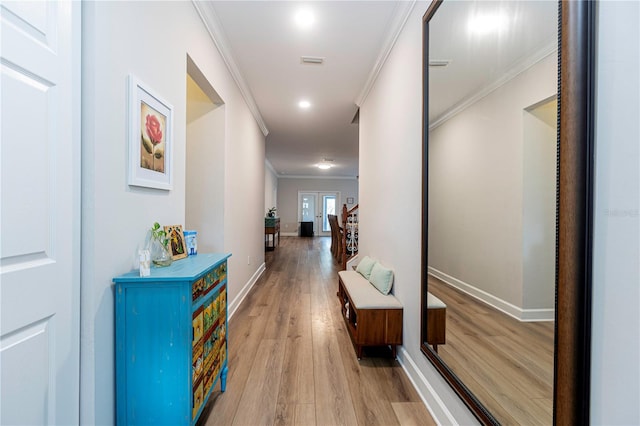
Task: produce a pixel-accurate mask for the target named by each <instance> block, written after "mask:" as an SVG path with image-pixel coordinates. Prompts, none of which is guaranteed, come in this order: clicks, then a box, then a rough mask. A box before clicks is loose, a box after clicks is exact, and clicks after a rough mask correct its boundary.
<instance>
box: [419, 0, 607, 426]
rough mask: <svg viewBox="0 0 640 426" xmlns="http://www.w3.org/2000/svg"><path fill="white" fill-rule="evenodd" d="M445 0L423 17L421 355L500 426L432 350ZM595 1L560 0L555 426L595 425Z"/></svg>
mask: <svg viewBox="0 0 640 426" xmlns="http://www.w3.org/2000/svg"><path fill="white" fill-rule="evenodd" d="M442 2H443V0H433V1H432V2H431V4H430V5H429V8H428V9H427V12H426V13H425V15H424V17H423V65H422V70H423V116H422V136H423V140H422V150H423V152H422V267H421V271H422V287H421V318H422V319H421V324H420V330H421V331H420V340H421V345H420V347H421V350H422V352H423V353H424V354H425V355H426V356H427V358H428V359H429V360H430V361H431V363H432V364H433V365H434V366H435V368H436V369H437V370H438V371H439V372H440V374H442V376H443V377H444V378H445V379H446V380H447V382H449V384H450V385H451V387H452V388H453V389H454V390H455V392H456V393H457V394H458V395H459V396H460V398H461V399H462V400H463V401H464V403H465V404H466V405H467V406H468V407H469V409H470V410H471V412H472V413H473V414H474V415H475V416H476V418H477V419H478V420H479V421H480V422H481V423H482V424H499V423H498V421H497V420H496V419H495V418H494V417H493V416H492V415H491V413H490V412H489V411H488V410H487V409H486V408H485V407H484V406H483V405H482V404H481V403H480V401H478V399H477V398H476V397H475V396H474V395H473V393H472V392H471V391H470V390H469V389H468V388H467V387H466V386H465V384H464V383H463V382H462V381H461V380H460V379H459V378H458V377H457V376H456V374H455V373H454V372H453V371H452V370H451V369H450V368H449V367H448V366H447V364H446V363H445V362H444V361H443V360H442V359H441V358H440V357H439V356H438V354H437V353H436V352H435V351H434V350H433V348H431V346H429V345H427V343H426V332H427V324H426V322H427V316H426V312H427V309H426V299H427V266H428V263H427V259H428V256H427V253H428V235H427V232H428V208H429V206H428V199H429V198H428V190H429V185H428V164H429V162H428V160H429V158H428V155H429V150H428V136H429V135H428V133H429V115H428V106H429V105H428V99H429V84H428V77H429V76H428V61H429V20H430V19H431V18H432V17H433V15H434V14H435V13H436V11H437V9H438V7H440V5H441V4H442ZM595 12H596V4H595V1H590V0H571V1H565V0H560V1H559V14H558V25H559V29H558V34H559V37H558V109H559V113H558V119H559V122H558V134H559V138H558V142H559V143H558V181H557V192H556V197H557V206H558V207H557V220H556V304H555V350H554V355H555V356H554V398H553V419H554V424H559V425H571V424H574V425H575V424H589V398H590V381H591V376H590V363H591V281H592V261H591V260H592V239H593V213H592V211H593V207H592V206H593V176H594V173H593V157H594V124H593V123H594V106H595V104H594V95H595V92H594V86H595Z"/></svg>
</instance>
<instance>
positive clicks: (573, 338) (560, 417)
mask: <svg viewBox="0 0 640 426" xmlns="http://www.w3.org/2000/svg"><path fill="white" fill-rule="evenodd" d="M594 8H595V6H594V4H593V2H590V1H561V2H560V3H555V2H552V1H513V0H499V1H453V0H444V1H442V0H436V1H433V2H432V4H431V5H430V7H429V9H428V10H427V13H426V14H425V16H424V33H423V34H424V58H423V63H424V64H423V65H424V68H423V70H424V115H423V138H424V141H423V221H422V235H423V239H422V295H421V297H422V324H421V330H422V338H421V340H422V344H421V348H422V351H423V353H424V354H425V355H426V356H427V357H428V358H429V359H430V360H431V361H432V363H433V364H434V366H435V367H436V368H437V369H438V370H439V371H440V372H441V373H442V375H443V376H444V377H445V379H447V381H448V382H449V383H450V384H451V386H452V387H453V389H454V390H455V391H456V392H457V393H458V394H459V395H460V397H461V398H462V400H463V401H464V402H465V403H466V404H467V406H468V407H469V408H470V409H471V410H472V412H473V413H474V414H475V415H476V417H477V418H478V420H479V421H480V422H481V423H484V424H527V425H528V424H552V423H555V424H588V416H589V353H590V303H591V300H590V294H591V290H590V289H591V285H590V283H591V277H590V271H591V204H592V201H591V197H592V190H591V185H592V184H591V181H592V173H593V164H592V152H593V128H592V122H593V120H592V117H593V103H592V97H593V71H592V70H593V26H594ZM434 296H435V298H434ZM434 300H435V301H436V302H437V301H438V300H439V301H440V302H442V303H443V304H444V305H446V316H445V321H444V323H443V322H442V320H441V318H440V317H437V316H436V314H435V312H436V307H437V305H438V304H437V303H434ZM430 307H431V308H432V310H430ZM430 312H431V314H430ZM440 312H441V311H440ZM436 323H437V324H438V325H437V327H436ZM443 330H444V344H443V341H442V337H443V336H442V335H441V332H442V331H443ZM429 333H431V334H432V335H430V334H429ZM436 333H437V334H438V336H435V334H436Z"/></svg>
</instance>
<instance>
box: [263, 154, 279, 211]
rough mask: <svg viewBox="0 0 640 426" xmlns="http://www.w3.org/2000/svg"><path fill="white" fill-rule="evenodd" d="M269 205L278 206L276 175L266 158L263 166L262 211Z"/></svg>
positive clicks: (267, 208)
mask: <svg viewBox="0 0 640 426" xmlns="http://www.w3.org/2000/svg"><path fill="white" fill-rule="evenodd" d="M271 207H276V208H277V207H278V175H277V174H276V172H275V170H273V166H271V163H269V161H268V160H265V168H264V213H265V214H266V213H267V212H268V211H269V209H270V208H271Z"/></svg>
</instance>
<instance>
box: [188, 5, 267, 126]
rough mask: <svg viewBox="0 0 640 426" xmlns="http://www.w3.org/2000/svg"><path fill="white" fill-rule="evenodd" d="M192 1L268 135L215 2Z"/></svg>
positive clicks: (256, 118) (244, 96) (252, 112)
mask: <svg viewBox="0 0 640 426" xmlns="http://www.w3.org/2000/svg"><path fill="white" fill-rule="evenodd" d="M191 3H192V4H193V6H194V7H195V9H196V11H197V12H198V15H199V16H200V19H202V23H203V24H204V26H205V28H206V29H207V32H208V33H209V35H210V36H211V39H212V40H213V43H214V44H215V45H216V48H217V49H218V51H219V52H220V55H221V56H222V59H223V60H224V63H225V64H226V65H227V69H228V70H229V72H230V73H231V76H232V77H233V80H234V81H235V82H236V84H237V85H238V89H240V93H241V94H242V97H243V98H244V100H245V102H246V103H247V106H248V107H249V110H250V111H251V114H253V118H255V120H256V122H257V123H258V127H260V130H262V134H263V135H264V136H265V137H266V136H267V135H268V134H269V129H267V125H266V123H265V122H264V119H263V118H262V114H260V109H259V108H258V104H256V101H255V98H254V97H253V93H251V89H249V86H248V85H247V82H246V80H245V78H244V76H243V75H242V73H241V72H240V68H238V65H237V63H236V61H235V59H234V57H233V51H232V49H231V45H230V44H229V40H228V39H227V36H226V35H225V33H224V30H223V29H222V25H221V24H220V21H219V20H218V16H217V15H216V13H215V10H214V9H213V2H203V1H198V0H192V1H191Z"/></svg>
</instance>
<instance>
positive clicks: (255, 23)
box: [196, 0, 557, 178]
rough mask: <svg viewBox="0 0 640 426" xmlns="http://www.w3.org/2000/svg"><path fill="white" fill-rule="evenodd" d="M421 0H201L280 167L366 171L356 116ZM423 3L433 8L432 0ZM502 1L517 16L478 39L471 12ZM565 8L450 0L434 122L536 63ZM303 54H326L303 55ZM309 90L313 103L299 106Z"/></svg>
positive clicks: (444, 13)
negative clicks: (316, 60)
mask: <svg viewBox="0 0 640 426" xmlns="http://www.w3.org/2000/svg"><path fill="white" fill-rule="evenodd" d="M414 3H415V1H414V0H412V1H384V0H377V1H358V0H356V1H350V0H343V1H326V0H325V1H310V2H299V1H217V0H216V1H210V2H196V6H197V7H198V8H199V10H200V12H201V13H202V14H203V16H204V18H205V20H207V21H208V25H209V28H210V30H212V32H214V33H215V34H214V38H215V39H216V43H217V45H218V48H219V49H220V50H221V52H222V54H223V56H224V57H225V59H226V61H227V64H228V65H229V67H230V69H231V70H232V73H233V74H234V77H235V78H236V81H237V82H238V84H239V85H240V88H241V90H242V91H243V93H244V95H245V98H246V99H247V100H248V103H249V107H250V108H251V109H252V111H253V113H254V115H255V116H256V118H257V120H258V123H259V125H260V126H261V128H262V129H263V131H264V132H265V133H267V138H266V156H267V159H268V160H269V162H270V163H271V164H272V165H273V168H274V169H275V171H276V173H278V175H280V176H283V177H286V176H331V177H350V178H353V177H356V176H357V175H358V126H357V124H352V120H353V118H354V115H355V114H356V112H357V109H358V106H357V105H358V104H359V103H360V102H362V100H363V98H364V97H366V94H367V91H368V89H369V88H370V86H371V84H372V82H373V81H374V79H375V76H376V72H377V70H378V69H379V67H380V66H381V65H382V63H383V62H384V59H385V58H386V54H387V53H388V52H389V50H390V49H391V47H392V46H393V42H394V41H395V38H396V37H397V34H398V32H399V31H400V30H401V29H402V26H403V24H404V22H405V21H406V18H407V16H408V14H409V13H410V12H411V9H412V8H413V6H414ZM417 4H418V6H419V7H422V8H424V9H425V10H426V5H427V3H426V2H419V3H417ZM300 9H307V10H309V11H311V12H312V13H313V15H314V17H315V21H314V23H313V24H312V26H311V27H310V28H308V29H306V30H302V29H300V28H298V27H297V26H296V24H295V20H294V16H295V14H296V13H297V12H298V11H299V10H300ZM496 10H504V11H505V13H506V14H507V15H508V16H509V17H510V18H509V21H508V26H507V28H506V29H505V30H504V31H502V32H501V33H500V34H497V35H495V34H494V35H493V36H492V35H491V34H489V35H487V36H485V39H484V40H481V39H479V38H470V36H469V33H468V31H467V30H466V28H465V27H464V26H465V25H466V22H467V20H468V18H469V16H471V15H473V14H481V13H483V12H486V11H496ZM556 14H557V3H556V2H553V1H527V2H523V1H509V0H503V1H481V2H470V1H445V2H444V3H443V5H442V6H441V8H440V10H438V12H437V14H436V17H435V18H434V21H433V23H432V27H433V28H432V29H431V31H432V40H437V41H438V44H437V45H434V44H433V42H432V44H431V53H432V54H431V55H430V59H450V60H452V62H451V64H450V65H449V66H448V67H446V68H443V69H434V68H431V71H430V72H431V75H432V78H431V81H430V98H431V100H432V101H431V102H430V105H429V108H430V117H431V118H430V121H432V120H435V119H436V118H437V117H440V116H443V115H446V112H447V111H448V110H450V109H451V108H452V106H454V105H456V104H459V103H461V102H464V101H465V100H468V99H470V98H472V97H473V96H474V94H476V95H477V93H478V92H479V91H482V90H487V88H490V87H491V85H492V84H495V82H496V81H498V80H499V79H500V78H501V76H504V75H506V74H509V73H513V72H514V70H517V69H518V67H520V68H522V67H523V66H527V64H528V63H529V62H530V61H531V60H532V59H531V58H535V57H536V55H538V56H540V55H541V54H542V55H546V54H548V53H549V49H553V48H554V43H555V29H556V28H557V19H556ZM436 19H437V21H436ZM486 40H489V42H488V43H487V42H486ZM481 41H483V43H480V42H481ZM498 52H499V53H500V55H498ZM301 56H316V57H323V58H325V61H324V64H322V65H308V64H302V63H301V62H300V58H301ZM529 65H530V64H529ZM434 82H435V84H434ZM454 82H455V83H454ZM461 82H466V84H461ZM302 99H306V100H308V101H309V102H311V104H312V106H311V108H309V109H307V110H302V109H300V108H298V106H297V104H298V101H300V100H302ZM436 99H440V100H439V101H437V102H436V101H435V100H436ZM324 158H329V159H333V160H334V161H333V165H334V167H333V168H331V169H329V170H320V169H318V168H317V167H315V165H316V164H318V163H319V162H322V160H323V159H324Z"/></svg>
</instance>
